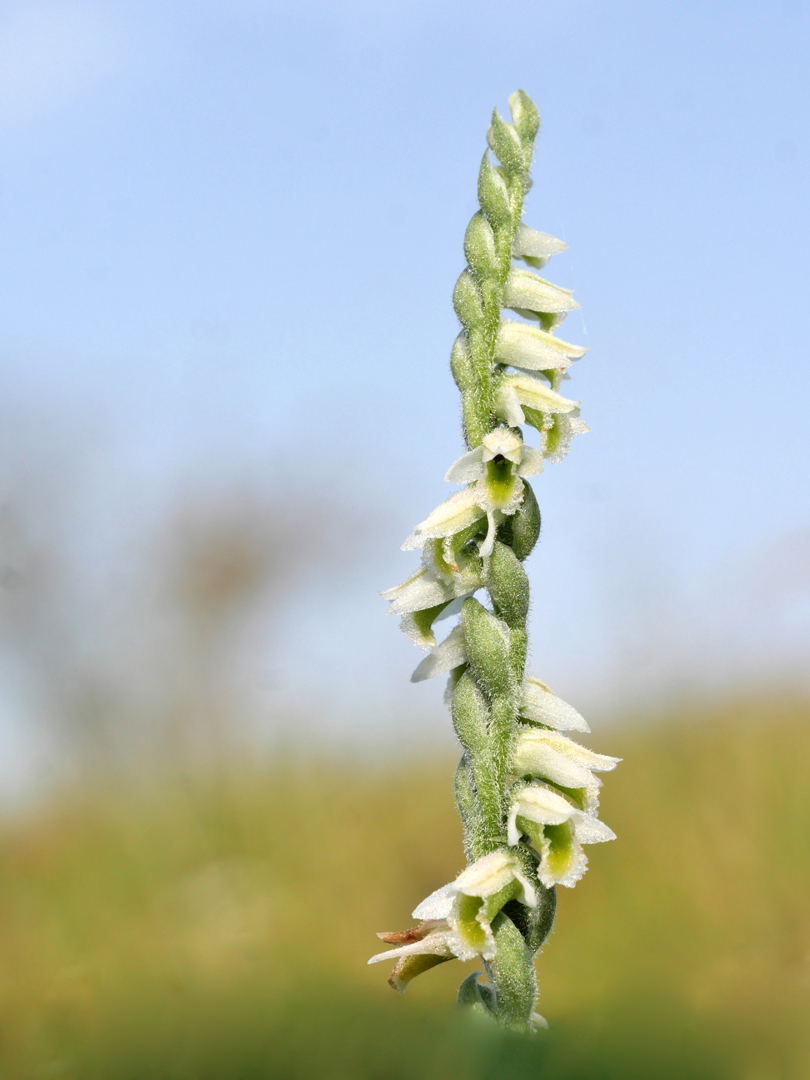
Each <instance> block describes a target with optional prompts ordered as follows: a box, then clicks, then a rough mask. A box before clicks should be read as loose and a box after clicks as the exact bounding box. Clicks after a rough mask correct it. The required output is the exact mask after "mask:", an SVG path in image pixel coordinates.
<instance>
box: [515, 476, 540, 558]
mask: <svg viewBox="0 0 810 1080" xmlns="http://www.w3.org/2000/svg"><path fill="white" fill-rule="evenodd" d="M507 521H511V523H512V539H511V546H512V550H513V551H514V553H515V555H517V557H518V558H519V559H521V560H522V559H526V558H528V556H529V555H531V553H532V551H533V549H534V545H535V544H536V543H537V541H538V540H539V539H540V524H541V520H540V507H539V506H538V505H537V498H536V496H535V494H534V492H533V491H532V489H531V487H530V486H529V484H527V483H526V482H525V481H524V484H523V502H522V503H521V504H520V506H519V508H518V510H517V512H516V513H515V514H514V515H513V516H512V517H511V518H507Z"/></svg>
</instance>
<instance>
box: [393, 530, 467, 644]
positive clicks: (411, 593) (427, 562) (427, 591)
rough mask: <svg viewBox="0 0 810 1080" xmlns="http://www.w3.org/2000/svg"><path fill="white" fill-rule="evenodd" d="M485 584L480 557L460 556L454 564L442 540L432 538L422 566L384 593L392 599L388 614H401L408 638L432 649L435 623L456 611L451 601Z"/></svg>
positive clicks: (465, 595)
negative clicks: (463, 557)
mask: <svg viewBox="0 0 810 1080" xmlns="http://www.w3.org/2000/svg"><path fill="white" fill-rule="evenodd" d="M448 554H450V553H448ZM482 584H483V581H482V577H481V565H480V562H479V561H478V559H457V561H454V563H453V564H452V565H451V563H450V562H449V561H448V559H447V557H446V554H445V552H444V551H443V541H441V540H431V541H428V542H427V543H426V544H425V547H424V551H423V553H422V566H421V568H420V569H419V570H417V571H416V573H415V574H411V576H410V577H409V578H408V579H407V581H403V583H402V584H401V585H396V586H395V587H394V588H393V589H387V590H386V591H385V592H384V593H382V594H381V595H382V596H383V597H384V598H385V599H386V600H389V601H390V606H389V608H388V612H387V613H388V614H389V615H401V616H402V622H401V624H400V625H401V627H402V630H403V631H404V632H405V633H406V634H407V635H408V637H409V638H411V640H412V641H415V642H416V643H417V644H418V645H421V647H422V648H423V649H429V648H432V647H433V646H434V645H435V644H436V638H435V636H434V635H433V629H432V628H433V623H434V622H437V621H438V620H439V619H444V618H447V616H448V615H451V614H454V611H453V610H452V609H454V608H455V606H456V605H454V604H452V603H451V602H452V601H454V600H461V599H463V598H464V597H467V596H472V594H473V593H474V592H475V591H476V590H477V589H480V588H481V585H482ZM445 605H448V606H445Z"/></svg>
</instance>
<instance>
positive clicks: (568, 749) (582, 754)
mask: <svg viewBox="0 0 810 1080" xmlns="http://www.w3.org/2000/svg"><path fill="white" fill-rule="evenodd" d="M529 734H530V735H532V736H537V735H539V736H540V737H541V738H542V739H544V740H545V741H546V742H547V743H548V744H549V745H550V746H553V747H554V748H555V750H558V751H559V753H561V754H565V755H566V757H568V758H570V759H571V760H572V761H576V762H578V763H579V764H582V765H587V767H588V768H589V769H592V770H594V771H595V772H611V771H612V770H613V769H615V768H616V766H617V765H618V764H619V762H620V761H621V760H622V759H621V758H618V757H609V756H608V755H607V754H596V753H594V751H593V750H589V749H588V748H587V747H586V746H580V744H579V743H576V742H574V740H573V739H569V738H568V737H567V736H566V735H558V734H557V732H556V731H532V732H529Z"/></svg>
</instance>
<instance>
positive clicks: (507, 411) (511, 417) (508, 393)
mask: <svg viewBox="0 0 810 1080" xmlns="http://www.w3.org/2000/svg"><path fill="white" fill-rule="evenodd" d="M495 413H496V415H497V416H499V417H500V418H501V420H505V421H506V423H507V424H511V425H512V427H520V425H521V424H525V423H526V417H525V415H524V413H523V409H521V407H520V402H519V401H518V396H517V393H516V392H515V390H514V389H513V388H512V387H511V386H510V385H509V384H508V383H507V382H506V381H505V380H502V381H501V382H500V383H499V384H498V387H497V389H496V391H495Z"/></svg>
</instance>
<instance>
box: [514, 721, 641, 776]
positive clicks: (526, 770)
mask: <svg viewBox="0 0 810 1080" xmlns="http://www.w3.org/2000/svg"><path fill="white" fill-rule="evenodd" d="M620 761H621V758H615V757H608V756H607V755H606V754H595V753H594V752H593V750H587V749H586V748H585V747H584V746H580V745H579V743H575V742H574V741H573V740H572V739H569V738H567V737H566V736H565V735H560V734H559V732H557V731H547V730H545V729H543V728H523V730H522V731H521V732H520V734H519V735H518V738H517V741H516V743H515V747H514V751H513V753H512V771H513V772H514V773H515V774H516V775H517V776H533V777H536V778H537V779H539V780H550V781H551V783H552V784H558V785H559V786H560V787H563V788H574V789H577V788H585V789H586V790H587V789H588V788H590V789H592V790H595V789H598V787H599V781H598V780H597V779H596V778H595V777H594V775H593V773H594V772H609V771H610V770H611V769H615V768H616V766H617V765H618V763H619V762H620Z"/></svg>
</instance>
